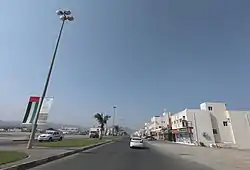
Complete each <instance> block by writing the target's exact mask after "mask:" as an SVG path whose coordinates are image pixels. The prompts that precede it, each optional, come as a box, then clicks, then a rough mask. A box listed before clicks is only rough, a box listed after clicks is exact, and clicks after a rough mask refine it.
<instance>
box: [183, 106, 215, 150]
mask: <svg viewBox="0 0 250 170" xmlns="http://www.w3.org/2000/svg"><path fill="white" fill-rule="evenodd" d="M186 115H187V120H188V121H192V126H193V135H194V140H196V141H197V142H203V143H204V144H205V145H209V144H214V143H215V140H214V135H213V128H212V123H211V121H210V113H209V112H208V111H205V110H200V109H186ZM197 136H198V138H197Z"/></svg>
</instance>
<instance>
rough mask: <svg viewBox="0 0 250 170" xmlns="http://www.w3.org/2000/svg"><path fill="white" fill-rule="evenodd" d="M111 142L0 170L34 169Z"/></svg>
mask: <svg viewBox="0 0 250 170" xmlns="http://www.w3.org/2000/svg"><path fill="white" fill-rule="evenodd" d="M111 142H113V141H112V140H109V141H105V142H101V143H97V144H93V145H89V146H85V147H83V148H80V149H76V150H73V151H69V152H64V153H61V154H58V155H53V156H49V157H47V158H42V159H39V160H33V161H30V162H25V163H22V164H18V165H13V166H10V167H6V168H2V169H0V170H26V169H30V168H34V167H36V166H39V165H42V164H46V163H49V162H52V161H55V160H58V159H61V158H64V157H67V156H70V155H73V154H76V153H79V152H82V151H85V150H88V149H92V148H95V147H97V146H101V145H104V144H108V143H111Z"/></svg>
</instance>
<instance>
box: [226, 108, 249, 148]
mask: <svg viewBox="0 0 250 170" xmlns="http://www.w3.org/2000/svg"><path fill="white" fill-rule="evenodd" d="M228 114H229V118H230V120H229V121H230V122H231V123H229V124H230V127H231V128H232V134H233V136H234V140H235V144H236V146H237V147H238V148H239V149H250V111H228Z"/></svg>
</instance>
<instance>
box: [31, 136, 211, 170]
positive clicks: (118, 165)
mask: <svg viewBox="0 0 250 170" xmlns="http://www.w3.org/2000/svg"><path fill="white" fill-rule="evenodd" d="M69 169H74V170H100V169H103V170H104V169H105V170H175V169H185V170H212V169H210V168H208V167H205V166H203V165H200V164H197V163H194V162H193V163H192V162H188V161H186V160H183V159H179V158H178V157H173V156H172V155H169V156H163V155H161V154H160V153H158V152H156V151H155V150H154V149H153V148H151V147H147V148H145V149H131V148H129V140H128V139H123V140H120V141H117V142H115V143H112V144H108V145H105V146H102V147H99V148H96V149H92V150H90V151H85V152H82V153H79V154H77V155H74V156H70V157H68V158H64V159H61V160H58V161H55V162H52V163H48V164H45V165H42V166H39V167H36V168H33V169H32V170H69Z"/></svg>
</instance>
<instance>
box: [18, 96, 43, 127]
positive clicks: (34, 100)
mask: <svg viewBox="0 0 250 170" xmlns="http://www.w3.org/2000/svg"><path fill="white" fill-rule="evenodd" d="M39 100H40V97H37V96H31V97H30V99H29V103H28V106H27V108H26V112H25V115H24V118H23V122H22V123H23V124H32V123H33V121H34V120H35V117H36V114H37V110H38V106H39Z"/></svg>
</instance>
